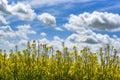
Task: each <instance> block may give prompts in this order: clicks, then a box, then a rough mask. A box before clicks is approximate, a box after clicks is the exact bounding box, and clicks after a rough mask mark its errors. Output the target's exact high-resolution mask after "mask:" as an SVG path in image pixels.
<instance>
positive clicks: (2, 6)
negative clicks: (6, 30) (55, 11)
mask: <svg viewBox="0 0 120 80" xmlns="http://www.w3.org/2000/svg"><path fill="white" fill-rule="evenodd" d="M0 12H2V13H3V14H10V15H13V16H17V17H18V18H19V19H21V20H33V19H34V18H35V16H36V14H35V12H34V10H32V8H31V6H30V5H29V4H25V3H20V2H19V3H17V4H8V0H0Z"/></svg>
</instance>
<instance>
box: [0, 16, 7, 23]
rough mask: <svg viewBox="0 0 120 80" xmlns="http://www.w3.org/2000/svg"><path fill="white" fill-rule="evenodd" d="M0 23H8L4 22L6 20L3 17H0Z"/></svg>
mask: <svg viewBox="0 0 120 80" xmlns="http://www.w3.org/2000/svg"><path fill="white" fill-rule="evenodd" d="M0 23H2V24H8V22H7V21H6V19H5V18H4V17H3V16H0Z"/></svg>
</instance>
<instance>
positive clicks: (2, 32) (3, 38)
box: [0, 25, 36, 49]
mask: <svg viewBox="0 0 120 80" xmlns="http://www.w3.org/2000/svg"><path fill="white" fill-rule="evenodd" d="M29 34H36V32H35V31H34V30H31V26H30V25H19V26H17V30H13V29H12V27H11V26H1V27H0V47H2V48H3V49H6V48H8V49H10V48H14V46H15V45H19V46H21V45H22V46H25V45H26V43H27V41H28V39H29ZM6 45H7V46H6Z"/></svg>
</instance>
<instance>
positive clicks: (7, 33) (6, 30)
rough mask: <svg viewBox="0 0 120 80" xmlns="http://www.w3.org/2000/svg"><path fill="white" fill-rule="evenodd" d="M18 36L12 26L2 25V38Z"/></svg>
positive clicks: (0, 35)
mask: <svg viewBox="0 0 120 80" xmlns="http://www.w3.org/2000/svg"><path fill="white" fill-rule="evenodd" d="M14 37H16V34H15V32H13V30H12V28H11V27H10V26H2V27H0V38H7V39H9V38H14Z"/></svg>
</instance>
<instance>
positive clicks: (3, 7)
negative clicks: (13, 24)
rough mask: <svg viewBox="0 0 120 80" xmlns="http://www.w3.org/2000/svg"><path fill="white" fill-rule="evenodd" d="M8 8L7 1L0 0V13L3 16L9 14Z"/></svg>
mask: <svg viewBox="0 0 120 80" xmlns="http://www.w3.org/2000/svg"><path fill="white" fill-rule="evenodd" d="M10 9H11V8H10V6H9V5H8V0H0V12H2V13H3V14H4V13H5V14H11V11H10Z"/></svg>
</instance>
